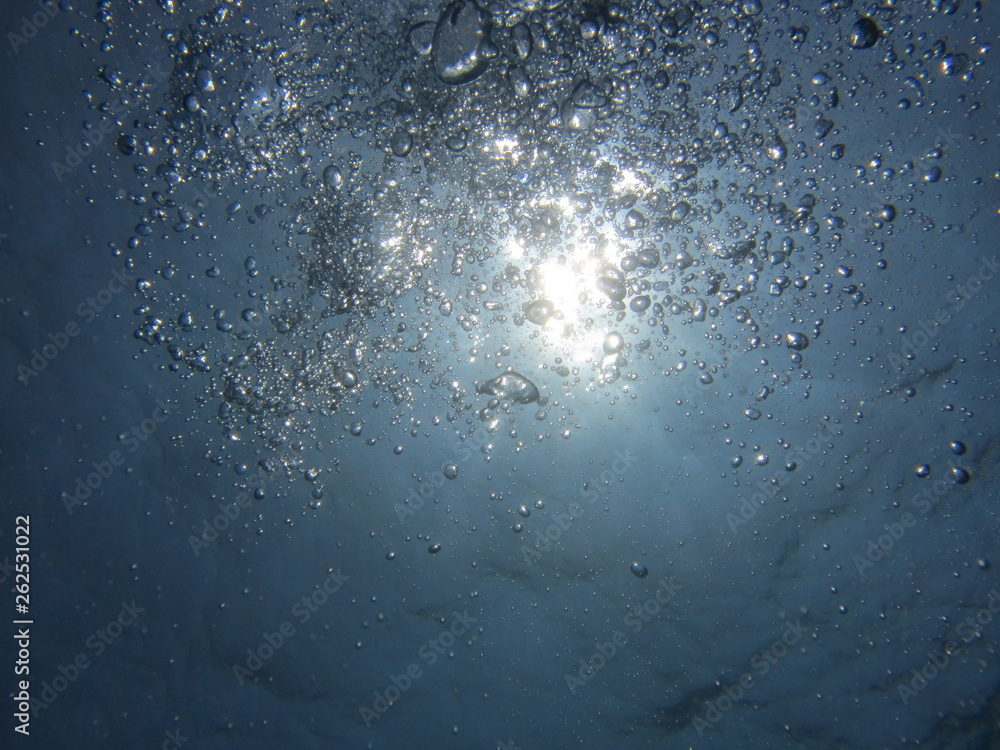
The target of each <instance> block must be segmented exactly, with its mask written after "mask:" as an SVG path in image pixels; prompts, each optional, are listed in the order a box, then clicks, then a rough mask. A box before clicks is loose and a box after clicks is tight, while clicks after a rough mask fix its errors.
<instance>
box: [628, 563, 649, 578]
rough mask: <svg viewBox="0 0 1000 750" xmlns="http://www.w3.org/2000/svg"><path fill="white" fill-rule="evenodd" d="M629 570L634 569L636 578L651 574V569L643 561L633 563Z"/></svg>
mask: <svg viewBox="0 0 1000 750" xmlns="http://www.w3.org/2000/svg"><path fill="white" fill-rule="evenodd" d="M629 570H631V571H632V573H633V575H635V577H636V578H645V577H646V576H648V575H649V570H648V569H647V568H646V566H645V565H642V564H641V563H637V562H634V563H632V564H631V565H630V566H629Z"/></svg>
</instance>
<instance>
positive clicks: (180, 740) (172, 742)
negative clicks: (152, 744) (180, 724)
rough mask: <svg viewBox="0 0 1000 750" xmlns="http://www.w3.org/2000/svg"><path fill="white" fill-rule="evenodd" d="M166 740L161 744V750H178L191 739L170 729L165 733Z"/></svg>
mask: <svg viewBox="0 0 1000 750" xmlns="http://www.w3.org/2000/svg"><path fill="white" fill-rule="evenodd" d="M163 737H164V740H163V742H161V743H160V750H178V748H180V747H182V746H183V745H184V744H185V743H187V742H188V741H189V740H190V739H191V738H190V737H185V736H184V735H183V734H181V733H180V731H179V730H177V729H168V730H167V731H165V732H164V733H163Z"/></svg>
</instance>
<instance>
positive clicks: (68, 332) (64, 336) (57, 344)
mask: <svg viewBox="0 0 1000 750" xmlns="http://www.w3.org/2000/svg"><path fill="white" fill-rule="evenodd" d="M127 281H131V279H130V278H129V277H127V276H126V275H125V274H124V273H122V272H121V271H112V272H111V279H110V280H109V281H108V283H107V284H105V285H104V286H103V287H102V288H101V289H99V290H98V291H97V292H96V293H95V294H93V295H92V296H90V297H87V298H86V299H85V300H84V301H83V302H81V303H80V304H79V305H77V306H76V310H74V312H75V313H76V315H77V317H78V318H80V320H81V321H82V323H78V322H77V321H75V320H70V321H69V322H68V323H66V325H64V326H63V328H62V330H60V331H55V332H52V333H49V335H48V339H49V340H48V342H47V343H45V344H42V346H40V347H38V348H36V349H32V350H31V359H30V360H29V361H28V363H27V364H24V363H22V364H20V365H18V366H17V379H18V380H19V381H20V382H21V383H23V384H24V385H25V386H27V385H28V383H29V382H30V381H31V379H32V378H34V377H37V376H38V375H40V374H41V373H42V372H43V371H44V370H45V368H46V367H48V366H49V363H51V362H52V361H53V360H54V359H55V358H56V357H58V356H59V355H60V354H62V352H63V351H65V349H66V347H68V346H69V344H70V342H71V341H72V340H73V339H75V338H76V337H77V336H79V335H80V334H81V333H82V332H83V327H82V326H84V325H88V324H90V323H93V322H94V321H95V320H96V319H97V316H98V315H100V314H101V311H103V310H104V309H105V308H106V307H107V306H108V305H110V304H111V301H112V300H113V299H114V298H115V297H116V296H117V295H119V294H121V293H122V292H124V291H125V288H126V287H125V282H127Z"/></svg>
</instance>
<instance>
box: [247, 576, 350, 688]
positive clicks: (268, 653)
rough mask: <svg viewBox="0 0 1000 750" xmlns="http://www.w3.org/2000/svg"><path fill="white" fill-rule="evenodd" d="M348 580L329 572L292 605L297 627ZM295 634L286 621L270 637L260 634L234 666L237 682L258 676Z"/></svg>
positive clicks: (291, 624) (268, 634) (292, 625)
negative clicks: (244, 655)
mask: <svg viewBox="0 0 1000 750" xmlns="http://www.w3.org/2000/svg"><path fill="white" fill-rule="evenodd" d="M349 580H351V577H350V576H347V575H344V574H343V573H341V572H340V568H337V569H336V570H333V571H330V573H329V575H327V577H326V578H324V579H323V582H322V583H321V584H320V585H319V586H317V587H316V588H314V589H313V590H312V592H311V593H310V594H308V595H306V596H303V597H302V598H301V599H299V600H298V601H297V602H295V604H294V605H292V609H291V615H292V617H293V618H295V620H296V622H298V623H299V626H300V627H301V626H302V625H305V624H306V623H307V622H309V620H310V619H311V618H312V616H313V615H314V614H316V613H317V612H318V611H319V610H320V608H321V607H322V606H323V605H325V604H326V603H327V602H329V601H330V597H332V596H333V595H334V594H336V593H337V592H338V591H340V589H341V587H342V586H343V585H344V582H345V581H349ZM296 632H297V631H296V629H295V623H294V622H292V620H290V619H289V620H285V621H283V622H282V623H281V624H280V625H279V626H278V628H277V630H275V631H274V632H273V633H263V634H262V638H263V640H261V642H260V643H259V644H257V646H256V647H255V648H248V649H247V658H246V659H245V660H244V662H243V664H234V665H233V674H234V675H235V676H236V682H237V683H239V684H240V685H241V686H242V685H243V684H244V683H246V681H247V679H249V678H251V677H253V676H254V675H255V674H257V672H259V671H260V670H261V669H263V668H264V666H265V665H266V664H267V663H268V662H269V661H271V659H273V658H274V655H275V654H276V653H278V651H280V650H281V648H282V647H283V646H284V645H285V644H286V643H288V641H289V639H290V638H292V637H293V636H294V635H295V634H296Z"/></svg>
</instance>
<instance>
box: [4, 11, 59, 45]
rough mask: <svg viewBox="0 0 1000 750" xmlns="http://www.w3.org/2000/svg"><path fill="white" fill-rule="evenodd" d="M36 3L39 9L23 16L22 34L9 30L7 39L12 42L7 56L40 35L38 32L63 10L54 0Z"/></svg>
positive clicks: (21, 20) (20, 29)
mask: <svg viewBox="0 0 1000 750" xmlns="http://www.w3.org/2000/svg"><path fill="white" fill-rule="evenodd" d="M35 5H36V6H37V7H38V10H36V11H35V12H33V13H32V14H31V15H30V16H21V18H20V22H21V26H20V28H19V29H18V30H19V31H20V32H21V33H20V34H17V33H15V32H13V31H9V32H7V41H8V42H10V49H9V50H7V57H10V56H12V55H16V54H17V53H18V51H19V50H20V49H21V47H23V46H24V45H26V44H27V43H28V42H30V41H31V40H32V39H34V38H35V37H36V36H38V32H39V31H41V30H42V29H44V28H45V27H46V26H48V25H49V21H51V20H52V19H53V18H55V17H56V16H57V15H59V12H60V10H61V8H60V7H59V3H56V2H53V0H38V2H37V3H35Z"/></svg>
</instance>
